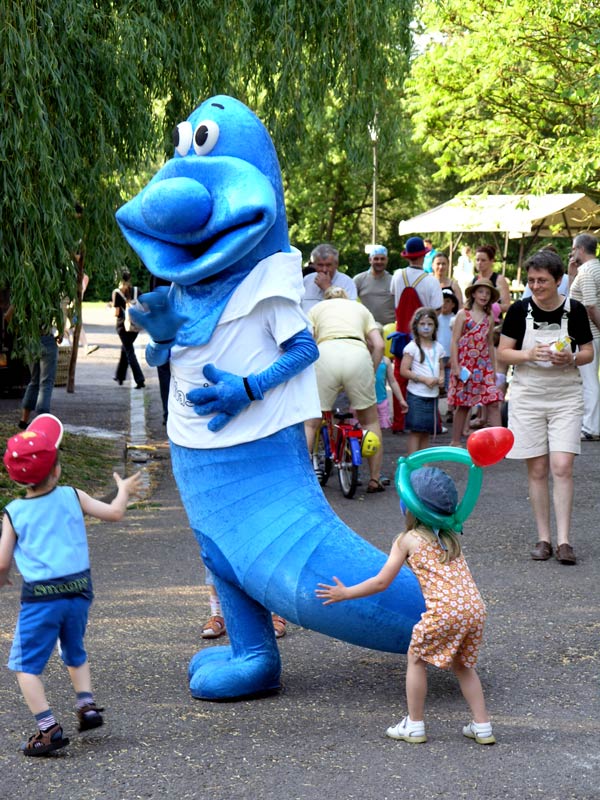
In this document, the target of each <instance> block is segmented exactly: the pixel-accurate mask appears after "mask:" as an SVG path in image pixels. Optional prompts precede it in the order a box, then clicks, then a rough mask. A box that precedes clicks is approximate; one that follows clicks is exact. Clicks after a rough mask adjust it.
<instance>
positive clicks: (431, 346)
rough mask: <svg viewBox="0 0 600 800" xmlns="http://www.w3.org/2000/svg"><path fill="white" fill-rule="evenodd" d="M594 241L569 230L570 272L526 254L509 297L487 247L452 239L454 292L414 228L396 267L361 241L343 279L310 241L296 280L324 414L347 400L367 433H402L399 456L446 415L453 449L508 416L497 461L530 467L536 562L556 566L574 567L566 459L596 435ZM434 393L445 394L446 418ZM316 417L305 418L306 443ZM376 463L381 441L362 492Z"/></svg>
mask: <svg viewBox="0 0 600 800" xmlns="http://www.w3.org/2000/svg"><path fill="white" fill-rule="evenodd" d="M597 247H598V241H597V240H596V239H595V237H593V236H591V235H589V234H579V235H577V236H576V237H575V239H574V240H573V243H572V250H571V257H570V260H569V264H568V269H567V270H565V268H564V265H563V263H562V261H561V259H560V257H559V256H558V254H557V252H556V251H555V249H554V248H553V247H552V246H548V247H546V248H544V249H542V250H540V251H538V252H536V253H534V254H533V255H532V256H530V258H529V259H528V260H527V261H526V262H525V264H524V269H525V272H526V273H527V289H526V291H525V292H524V294H523V297H522V298H520V299H516V300H514V301H513V300H512V299H511V294H510V287H509V284H508V281H507V280H506V278H505V277H504V276H503V275H501V274H500V273H499V272H497V271H495V269H494V265H495V256H496V249H495V247H494V246H493V245H490V244H482V245H480V246H479V247H477V248H475V252H474V254H472V253H471V250H470V248H468V247H466V248H463V253H462V255H461V258H460V259H459V261H460V265H459V266H460V270H459V269H458V268H457V274H458V273H459V272H460V274H461V276H462V278H463V282H462V286H463V287H464V291H463V288H462V287H461V285H460V284H459V282H458V280H457V279H456V278H455V277H453V276H452V274H451V270H450V262H449V259H448V256H447V255H446V254H445V253H443V252H441V251H438V250H435V249H434V248H433V247H432V246H431V242H428V240H423V239H422V238H421V237H419V236H413V237H411V238H409V239H408V241H407V242H406V244H405V246H404V249H403V251H402V253H401V256H402V257H403V258H404V259H405V260H406V262H407V265H406V266H405V267H403V268H401V269H398V270H396V271H395V272H394V273H393V274H391V273H390V272H389V271H388V269H387V266H388V251H387V249H386V248H385V247H384V246H382V245H374V246H373V247H372V248H371V252H370V254H369V269H368V270H366V271H364V272H361V273H359V274H358V275H356V276H355V277H354V279H351V278H349V277H348V276H347V275H346V274H344V273H343V272H341V271H340V270H339V269H338V267H339V253H338V251H337V250H336V249H335V248H333V247H332V246H331V245H328V244H323V245H319V246H318V247H316V248H315V249H314V250H313V252H312V254H311V259H310V268H309V269H308V270H307V271H306V275H305V277H304V286H305V290H306V293H305V297H304V301H303V307H304V310H305V311H306V313H307V315H308V317H309V320H310V323H311V325H312V329H313V335H314V336H315V339H316V341H317V344H318V346H319V353H320V358H319V361H318V362H317V365H316V372H317V383H318V387H319V397H320V400H321V408H322V410H323V411H324V412H325V411H330V410H332V408H335V407H336V404H337V403H339V402H340V401H345V402H347V403H348V404H349V406H350V408H351V409H352V410H353V411H354V413H355V415H356V417H357V419H358V420H359V422H360V423H361V425H362V426H363V427H365V428H368V429H369V430H373V431H375V432H376V433H377V434H378V435H380V434H381V430H382V429H385V428H388V427H389V426H390V425H391V429H392V431H393V432H394V433H400V432H404V431H406V432H407V433H408V439H407V451H408V453H409V454H410V453H413V452H415V451H416V450H420V449H423V448H425V447H428V446H430V445H431V444H432V443H433V444H435V443H436V437H437V436H439V435H440V434H441V433H442V432H444V433H445V432H447V431H446V428H445V427H444V423H446V424H448V425H449V426H450V425H452V438H451V444H452V445H453V446H455V447H462V446H464V443H465V438H466V436H468V434H469V432H470V431H471V430H472V428H473V427H482V426H500V425H502V420H503V414H504V419H506V414H507V415H508V417H507V424H508V427H509V428H510V429H511V430H512V432H513V434H514V436H515V444H514V446H513V448H512V450H511V452H510V453H509V454H508V458H514V459H521V460H524V461H525V462H526V466H527V475H528V481H529V498H530V502H531V506H532V512H533V516H534V519H535V523H536V528H537V541H536V543H535V545H534V547H533V549H532V552H531V557H532V558H533V559H534V560H536V561H539V560H546V559H548V558H550V557H551V556H552V555H553V554H555V555H556V558H557V559H558V560H559V562H560V563H562V564H570V565H572V564H575V563H576V557H575V552H574V549H573V546H572V544H571V542H570V534H571V511H572V505H573V462H574V458H575V455H577V454H578V453H579V452H580V448H581V441H599V440H600V384H599V381H598V367H599V356H600V261H598V259H597V258H596V252H597ZM472 256H473V258H472ZM465 276H467V279H468V282H467V283H466V285H465V284H464V279H465ZM355 299H356V300H358V301H359V302H358V303H354V302H349V301H352V300H355ZM390 329H391V330H393V331H396V333H395V335H396V336H398V335H400V334H402V335H403V336H404V339H403V343H402V345H401V346H400V347H399V348H398V350H397V351H396V352H395V353H394V354H393V356H392V358H391V359H390V358H389V357H387V356H386V355H385V345H386V341H385V339H382V334H383V335H384V336H388V335H389V331H390ZM507 374H508V375H509V376H510V379H511V384H510V392H509V401H507V385H508V384H507ZM340 393H343V394H342V395H341V396H340ZM440 396H442V397H443V396H446V397H447V404H448V411H447V416H446V418H445V419H444V420H442V417H441V414H440V408H439V398H440ZM390 399H391V400H392V404H393V413H392V414H390V411H389V400H390ZM378 412H379V413H378ZM319 423H320V421H319V420H308V421H307V423H306V426H305V427H306V435H307V443H308V446H309V449H311V448H312V444H313V441H314V436H315V432H316V430H317V429H318V425H319ZM381 464H382V448H381V449H380V451H379V452H378V453H377V455H376V456H373V457H371V458H370V463H369V482H368V485H367V491H368V492H377V491H384V489H385V486H384V485H383V483H382V482H381ZM550 475H551V476H552V497H553V505H554V512H555V517H556V548H554V547H553V545H552V539H551V522H550V507H551V504H550V491H551V489H550V484H549V476H550Z"/></svg>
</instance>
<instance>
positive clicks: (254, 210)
mask: <svg viewBox="0 0 600 800" xmlns="http://www.w3.org/2000/svg"><path fill="white" fill-rule="evenodd" d="M174 139H175V141H174V144H175V153H174V155H173V158H171V159H170V160H169V161H168V162H167V163H166V164H165V166H164V167H163V168H162V169H161V170H160V171H159V172H158V173H157V174H156V175H155V176H154V178H153V179H152V180H151V181H150V183H149V184H148V185H147V186H146V187H145V188H144V189H143V190H142V191H141V192H140V193H139V194H138V195H137V196H136V197H134V198H133V199H132V200H131V201H130V202H128V203H127V204H126V205H125V206H123V207H122V208H120V209H119V211H118V212H117V220H118V222H119V225H120V226H121V229H122V231H123V234H124V235H125V237H126V239H127V241H128V242H129V243H130V245H131V246H132V247H133V249H134V250H135V251H136V253H137V254H138V255H139V256H140V258H141V259H142V261H143V262H144V264H145V265H146V266H147V268H148V269H149V270H150V272H152V273H153V274H154V275H155V276H157V277H159V278H162V279H164V280H167V281H169V282H171V286H170V287H164V290H163V291H160V290H159V291H157V292H152V293H149V294H146V295H143V296H142V298H141V300H142V302H143V303H144V306H145V308H146V309H147V311H145V312H144V313H139V314H138V320H139V322H140V324H142V325H143V327H144V328H146V330H147V331H148V333H149V334H150V337H151V342H150V344H149V345H148V349H147V354H146V355H147V359H148V363H149V364H151V365H153V366H156V365H159V364H161V363H165V362H166V360H167V359H170V362H171V374H172V378H171V389H170V397H169V417H168V434H169V439H170V441H171V456H172V464H173V472H174V475H175V479H176V481H177V485H178V487H179V491H180V493H181V497H182V500H183V504H184V506H185V509H186V512H187V514H188V517H189V520H190V525H191V527H192V529H193V530H194V533H195V535H196V537H197V539H198V542H199V544H200V547H201V551H202V557H203V559H204V561H205V563H206V565H207V566H208V567H209V568H210V570H211V571H212V572H213V573H214V575H215V584H216V587H217V590H218V592H219V596H220V598H221V603H222V607H223V612H224V616H225V619H226V624H227V631H228V633H229V638H230V641H231V646H230V647H211V648H206V649H204V650H202V651H200V652H199V653H197V654H196V655H195V656H194V657H193V658H192V660H191V663H190V668H189V678H190V689H191V692H192V695H193V696H194V697H198V698H202V699H206V700H223V699H228V698H236V697H243V696H245V695H252V694H257V693H261V692H265V691H269V690H272V689H276V688H277V687H278V686H279V682H280V673H281V662H280V657H279V651H278V648H277V644H276V641H275V635H274V631H273V626H272V623H271V615H270V611H275V612H276V613H278V614H281V615H282V616H284V617H285V618H286V619H288V620H290V621H292V622H295V623H297V624H298V625H302V626H303V627H306V628H312V629H313V630H317V631H320V632H321V633H324V634H327V635H329V636H334V637H337V638H339V639H343V640H345V641H348V642H351V643H353V644H358V645H362V646H363V647H369V648H374V649H378V650H387V651H390V652H399V653H404V652H406V650H407V648H408V644H409V641H410V636H411V631H412V628H413V625H414V624H415V623H416V622H417V621H418V620H419V618H420V616H421V614H422V612H423V611H424V609H425V605H424V602H423V597H422V594H421V590H420V588H419V585H418V583H417V580H416V578H415V577H414V576H413V574H412V573H411V572H410V570H408V569H406V568H404V569H402V570H401V572H400V575H399V576H398V578H397V579H396V580H395V581H394V583H393V584H392V586H391V587H390V588H389V589H388V590H387V591H386V592H384V593H383V594H380V595H376V596H373V597H370V598H366V599H362V600H359V601H354V602H349V603H344V604H339V605H336V606H335V607H332V608H331V609H327V611H324V609H323V607H322V605H321V602H320V601H319V600H318V599H317V598H316V597H315V594H314V589H315V587H316V585H317V583H319V582H323V581H325V580H329V578H330V576H331V575H332V574H333V573H334V572H335V573H336V574H337V575H339V576H340V578H341V579H342V580H343V581H344V582H345V583H348V584H351V583H357V582H358V581H361V580H363V579H365V578H367V577H368V576H370V575H373V574H375V573H376V572H377V571H378V570H379V569H380V568H381V566H382V565H383V563H384V562H385V559H386V556H385V555H384V554H383V553H382V552H381V551H379V550H377V549H376V548H375V547H373V546H371V545H370V544H368V543H367V542H366V541H365V540H364V539H362V538H361V537H359V536H358V535H357V534H355V533H354V532H353V531H352V530H350V528H348V527H347V526H346V525H345V524H344V523H343V522H342V521H341V520H340V519H339V518H338V517H337V516H336V515H335V514H334V513H333V511H332V509H331V507H330V506H329V505H328V503H327V501H326V500H325V498H324V496H323V492H322V490H321V488H320V486H319V484H318V482H317V480H316V478H315V475H314V472H313V468H312V465H311V461H310V458H309V456H308V452H307V448H306V440H305V437H304V430H303V424H302V423H303V420H305V419H307V418H310V417H318V416H320V414H321V411H320V407H319V399H318V395H317V391H316V383H315V379H314V372H313V367H312V362H313V361H315V360H316V358H317V357H318V350H317V347H316V345H315V343H314V341H313V339H312V337H311V335H310V332H309V330H308V328H307V319H306V317H305V316H304V314H303V312H302V310H301V308H300V300H301V298H302V294H303V285H302V273H301V256H300V253H299V252H298V251H297V250H295V249H294V248H292V247H290V244H289V239H288V232H287V222H286V215H285V207H284V201H283V187H282V182H281V174H280V170H279V164H278V161H277V156H276V153H275V149H274V147H273V144H272V142H271V139H270V137H269V134H268V133H267V131H266V129H265V127H264V126H263V125H262V123H261V122H260V121H259V120H258V118H257V117H256V116H255V115H254V114H253V113H252V112H251V111H250V110H249V109H248V108H246V106H244V105H243V104H242V103H240V102H239V101H237V100H235V99H233V98H231V97H225V96H217V97H212V98H210V99H209V100H206V101H205V102H204V103H202V105H201V106H199V108H197V109H196V110H195V111H194V112H193V113H192V114H191V115H190V117H189V118H188V120H186V121H185V122H182V123H180V124H179V125H178V127H177V129H176V131H175V135H174ZM340 565H343V566H340ZM267 609H269V611H267Z"/></svg>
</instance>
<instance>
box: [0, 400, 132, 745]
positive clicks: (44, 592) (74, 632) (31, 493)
mask: <svg viewBox="0 0 600 800" xmlns="http://www.w3.org/2000/svg"><path fill="white" fill-rule="evenodd" d="M62 435H63V426H62V424H61V422H60V420H58V419H57V418H56V417H54V416H52V414H40V415H39V416H38V417H36V418H35V419H34V421H33V422H32V423H31V424H30V425H29V427H28V428H27V430H25V431H23V432H22V433H19V434H17V435H16V436H13V437H12V438H10V439H9V440H8V445H7V448H6V453H5V454H4V464H5V466H6V469H7V470H8V474H9V476H10V478H11V480H13V481H15V482H16V483H20V484H24V485H25V486H26V487H27V494H26V496H25V498H23V499H20V498H19V499H16V500H13V501H11V502H10V503H9V504H8V505H7V506H6V508H5V509H4V518H3V520H2V536H1V537H0V587H2V586H4V585H5V584H9V585H10V584H11V581H10V580H9V577H8V575H9V571H10V567H11V563H12V558H13V555H14V558H15V561H16V563H17V567H18V568H19V571H20V573H21V575H22V576H23V588H22V592H21V610H20V612H19V619H18V622H17V627H16V631H15V638H14V641H13V645H12V649H11V652H10V657H9V661H8V667H9V669H12V670H14V671H15V672H16V673H17V680H18V682H19V686H20V688H21V691H22V693H23V697H24V698H25V701H26V703H27V705H28V706H29V709H30V711H31V712H32V714H33V715H34V716H35V718H36V721H37V724H38V728H39V731H38V733H35V734H34V735H33V736H31V737H30V738H29V740H28V741H27V742H26V743H25V744H24V745H23V753H24V755H26V756H45V755H47V754H48V753H51V752H53V751H54V750H58V749H60V748H61V747H65V746H66V745H68V744H69V740H68V739H67V738H66V737H64V736H63V730H62V728H61V727H60V725H59V724H58V723H57V721H56V719H55V718H54V715H53V713H52V711H51V709H50V708H49V706H48V701H47V700H46V694H45V692H44V686H43V684H42V681H41V679H40V675H41V674H42V672H43V671H44V668H45V666H46V664H47V663H48V660H49V658H50V656H51V654H52V651H53V650H54V645H55V644H56V641H57V639H58V640H59V642H60V654H61V657H62V660H63V661H64V663H65V664H66V667H67V669H68V671H69V676H70V678H71V682H72V684H73V688H74V689H75V692H76V693H77V717H78V719H79V730H80V731H85V730H89V729H90V728H97V727H99V726H100V725H102V723H103V719H102V715H101V713H100V712H101V711H103V710H104V709H103V708H98V707H97V706H96V704H95V703H94V696H93V694H92V684H91V679H90V668H89V664H88V660H87V654H86V651H85V648H84V644H83V639H84V635H85V629H86V625H87V618H88V612H89V609H90V605H91V603H92V599H93V591H92V579H91V575H90V562H89V555H88V545H87V536H86V531H85V523H84V518H83V515H84V514H89V515H90V516H92V517H97V518H98V519H103V520H109V521H116V520H119V519H121V518H122V517H123V515H124V513H125V510H126V508H127V501H128V499H129V495H130V494H135V493H136V492H137V491H138V490H139V487H140V473H139V472H138V473H137V474H135V475H132V476H131V477H129V478H126V479H123V478H121V477H120V476H119V475H117V473H114V474H113V477H114V479H115V481H116V484H117V488H118V491H117V496H116V497H115V499H114V500H113V501H112V502H111V503H103V502H101V501H100V500H94V499H93V498H92V497H90V496H89V495H88V494H86V493H85V492H83V491H81V490H80V489H74V488H72V487H70V486H57V483H58V481H59V478H60V473H61V467H60V463H59V461H58V446H59V444H60V441H61V439H62Z"/></svg>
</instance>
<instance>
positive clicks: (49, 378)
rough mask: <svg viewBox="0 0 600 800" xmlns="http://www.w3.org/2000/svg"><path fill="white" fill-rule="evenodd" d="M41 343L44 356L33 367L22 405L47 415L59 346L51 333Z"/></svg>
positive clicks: (41, 339) (41, 338) (29, 409)
mask: <svg viewBox="0 0 600 800" xmlns="http://www.w3.org/2000/svg"><path fill="white" fill-rule="evenodd" d="M40 343H41V345H42V354H41V356H40V358H39V360H38V361H36V362H35V363H34V364H33V365H32V366H31V380H30V381H29V384H28V385H27V388H26V389H25V394H24V396H23V402H22V403H21V405H22V407H23V408H26V409H27V410H28V411H34V410H35V411H36V412H37V413H38V414H47V413H48V412H49V411H50V401H51V399H52V389H54V379H55V378H56V365H57V363H58V345H57V343H56V339H55V338H54V336H53V335H52V334H51V333H47V334H44V335H43V336H42V337H40Z"/></svg>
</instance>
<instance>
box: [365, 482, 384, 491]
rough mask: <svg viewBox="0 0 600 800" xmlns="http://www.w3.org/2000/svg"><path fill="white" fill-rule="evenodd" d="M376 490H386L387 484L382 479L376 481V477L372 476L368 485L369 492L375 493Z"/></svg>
mask: <svg viewBox="0 0 600 800" xmlns="http://www.w3.org/2000/svg"><path fill="white" fill-rule="evenodd" d="M375 492H385V486H384V485H383V484H382V482H381V481H376V480H375V478H371V479H370V481H369V483H368V485H367V494H374V493H375Z"/></svg>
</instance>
